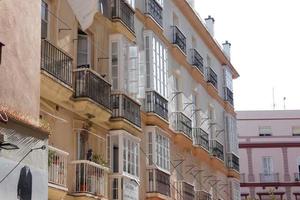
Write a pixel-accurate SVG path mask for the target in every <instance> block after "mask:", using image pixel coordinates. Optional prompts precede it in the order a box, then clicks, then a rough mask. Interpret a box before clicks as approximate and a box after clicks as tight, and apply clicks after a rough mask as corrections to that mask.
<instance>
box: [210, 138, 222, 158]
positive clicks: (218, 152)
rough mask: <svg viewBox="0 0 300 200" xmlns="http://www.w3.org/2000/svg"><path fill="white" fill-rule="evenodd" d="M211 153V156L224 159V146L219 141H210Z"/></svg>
mask: <svg viewBox="0 0 300 200" xmlns="http://www.w3.org/2000/svg"><path fill="white" fill-rule="evenodd" d="M211 153H212V155H213V156H215V157H217V158H219V159H221V160H223V161H224V146H223V144H221V143H220V142H219V141H217V140H212V141H211Z"/></svg>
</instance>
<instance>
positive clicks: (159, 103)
mask: <svg viewBox="0 0 300 200" xmlns="http://www.w3.org/2000/svg"><path fill="white" fill-rule="evenodd" d="M145 107H146V108H145V109H146V112H153V113H155V114H157V115H159V116H160V117H162V118H164V119H165V120H167V121H168V100H166V99H165V98H163V97H162V96H161V95H160V94H158V93H157V92H155V91H147V92H146V105H145Z"/></svg>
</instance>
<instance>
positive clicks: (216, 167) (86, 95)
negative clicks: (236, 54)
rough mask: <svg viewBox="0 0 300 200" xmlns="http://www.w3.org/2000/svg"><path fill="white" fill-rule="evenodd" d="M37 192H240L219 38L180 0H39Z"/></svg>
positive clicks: (130, 195)
mask: <svg viewBox="0 0 300 200" xmlns="http://www.w3.org/2000/svg"><path fill="white" fill-rule="evenodd" d="M41 10H42V12H41V13H42V16H41V18H42V20H41V26H42V27H41V30H42V31H41V33H42V34H41V35H42V37H41V38H42V39H41V103H40V107H41V108H40V119H41V120H42V121H46V122H47V123H48V124H49V126H50V128H51V135H50V137H49V154H48V156H49V159H48V165H49V171H48V173H49V194H48V195H49V199H95V198H96V199H97V198H98V199H113V200H121V199H122V200H128V199H132V200H133V199H134V200H138V199H152V200H154V199H178V200H179V199H180V200H183V199H184V200H185V199H224V200H225V199H234V200H235V199H240V193H239V162H238V160H239V157H238V142H237V134H236V130H235V112H234V107H233V93H232V80H233V79H235V78H237V77H238V73H237V72H236V70H235V69H234V67H233V66H232V64H231V62H230V43H228V42H226V43H224V48H221V47H220V46H219V45H218V43H217V42H216V41H215V40H214V38H213V23H214V19H213V18H212V17H208V18H207V19H206V23H205V24H204V23H203V22H202V21H201V20H200V18H199V17H198V15H197V14H196V12H195V11H194V10H193V8H192V6H191V4H189V3H188V2H187V1H182V0H141V1H134V0H113V1H105V0H102V1H98V0H91V1H89V2H84V3H83V2H82V1H76V0H43V1H42V2H41Z"/></svg>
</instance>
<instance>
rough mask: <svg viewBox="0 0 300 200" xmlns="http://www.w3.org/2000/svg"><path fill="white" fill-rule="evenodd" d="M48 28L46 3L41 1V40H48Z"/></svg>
mask: <svg viewBox="0 0 300 200" xmlns="http://www.w3.org/2000/svg"><path fill="white" fill-rule="evenodd" d="M48 26H49V15H48V3H47V1H42V7H41V37H42V39H47V38H48V35H49V34H48V31H49V29H48Z"/></svg>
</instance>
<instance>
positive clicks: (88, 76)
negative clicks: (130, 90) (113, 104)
mask: <svg viewBox="0 0 300 200" xmlns="http://www.w3.org/2000/svg"><path fill="white" fill-rule="evenodd" d="M110 95H111V85H110V84H109V83H108V82H106V81H105V80H104V79H103V78H102V77H101V76H100V75H99V74H97V73H96V72H94V71H93V70H91V69H87V68H82V69H77V70H76V71H75V95H74V96H75V98H89V99H91V100H93V101H95V102H96V103H98V104H100V105H102V106H104V107H106V108H107V109H110Z"/></svg>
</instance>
